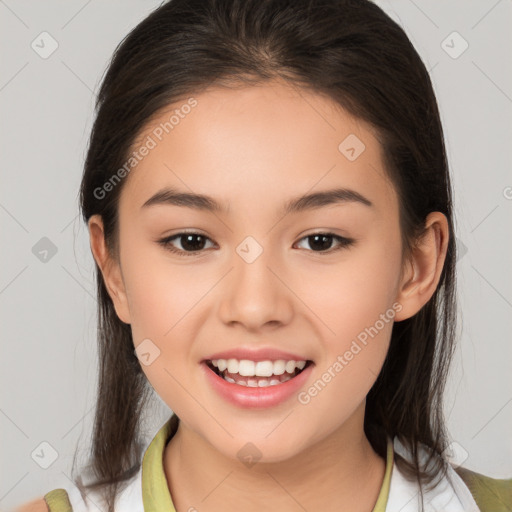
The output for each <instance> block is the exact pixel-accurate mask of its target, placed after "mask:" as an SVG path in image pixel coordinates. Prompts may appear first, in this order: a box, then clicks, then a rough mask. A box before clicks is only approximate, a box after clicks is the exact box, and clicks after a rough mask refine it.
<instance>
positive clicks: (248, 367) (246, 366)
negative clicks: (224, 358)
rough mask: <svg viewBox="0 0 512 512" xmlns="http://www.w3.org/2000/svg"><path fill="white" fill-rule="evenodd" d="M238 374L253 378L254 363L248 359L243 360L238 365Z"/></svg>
mask: <svg viewBox="0 0 512 512" xmlns="http://www.w3.org/2000/svg"><path fill="white" fill-rule="evenodd" d="M238 373H239V374H240V375H242V377H253V376H254V361H249V360H248V359H242V360H241V361H240V362H239V364H238Z"/></svg>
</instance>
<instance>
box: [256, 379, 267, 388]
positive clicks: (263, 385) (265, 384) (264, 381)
mask: <svg viewBox="0 0 512 512" xmlns="http://www.w3.org/2000/svg"><path fill="white" fill-rule="evenodd" d="M268 384H269V382H268V380H260V381H259V382H258V387H260V388H264V387H265V386H268Z"/></svg>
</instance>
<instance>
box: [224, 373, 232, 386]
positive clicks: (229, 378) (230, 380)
mask: <svg viewBox="0 0 512 512" xmlns="http://www.w3.org/2000/svg"><path fill="white" fill-rule="evenodd" d="M224 379H226V380H227V381H228V382H232V383H233V384H234V383H235V379H232V378H231V377H228V376H227V375H226V376H225V377H224Z"/></svg>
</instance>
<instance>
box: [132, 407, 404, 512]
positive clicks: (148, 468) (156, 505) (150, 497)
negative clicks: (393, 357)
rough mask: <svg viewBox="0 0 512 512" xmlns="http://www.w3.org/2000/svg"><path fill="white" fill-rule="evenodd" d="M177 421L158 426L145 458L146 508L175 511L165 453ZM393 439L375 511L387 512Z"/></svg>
mask: <svg viewBox="0 0 512 512" xmlns="http://www.w3.org/2000/svg"><path fill="white" fill-rule="evenodd" d="M177 427H178V422H177V421H176V417H175V416H174V414H173V415H172V416H171V417H170V418H169V420H168V421H166V422H165V423H164V425H163V426H162V427H161V428H160V429H159V431H158V432H157V434H156V435H155V437H154V438H153V440H152V441H151V443H150V444H149V446H148V447H147V449H146V452H145V453H144V457H143V459H142V475H141V479H142V502H143V505H144V510H146V511H153V510H168V511H169V512H176V509H175V508H174V504H173V502H172V499H171V494H170V492H169V487H168V485H167V478H166V476H165V471H164V463H163V455H164V450H165V446H166V444H167V443H168V441H169V439H170V438H171V437H172V436H173V435H174V434H175V433H176V430H177ZM393 455H394V450H393V441H392V440H391V438H390V437H389V436H388V437H387V454H386V471H385V473H384V480H383V482H382V486H381V489H380V492H379V495H378V497H377V501H376V503H375V507H374V508H373V510H372V512H386V505H387V502H388V497H389V488H390V484H391V474H392V470H393V464H394V456H393Z"/></svg>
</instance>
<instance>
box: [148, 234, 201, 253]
mask: <svg viewBox="0 0 512 512" xmlns="http://www.w3.org/2000/svg"><path fill="white" fill-rule="evenodd" d="M175 240H180V245H181V246H182V249H178V248H176V247H174V246H173V245H172V243H173V242H174V241H175ZM206 240H210V239H209V238H208V237H207V236H205V235H203V234H201V233H194V232H190V233H187V232H184V233H177V234H176V235H172V236H169V237H167V238H163V239H162V240H158V243H159V244H160V245H162V246H163V247H164V248H165V249H167V250H169V251H171V252H174V253H177V254H179V255H180V256H195V255H196V254H197V253H199V252H204V251H201V249H204V245H205V241H206Z"/></svg>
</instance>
